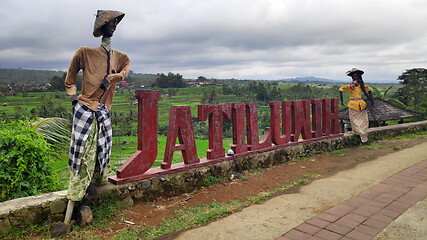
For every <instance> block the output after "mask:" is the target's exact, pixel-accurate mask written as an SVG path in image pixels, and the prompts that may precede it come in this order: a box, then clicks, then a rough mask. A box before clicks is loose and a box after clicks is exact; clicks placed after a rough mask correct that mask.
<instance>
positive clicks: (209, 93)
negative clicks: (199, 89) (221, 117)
mask: <svg viewBox="0 0 427 240" xmlns="http://www.w3.org/2000/svg"><path fill="white" fill-rule="evenodd" d="M217 101H218V95H217V93H216V91H215V88H209V89H207V90H206V91H204V92H203V97H202V100H201V102H202V104H212V103H217Z"/></svg>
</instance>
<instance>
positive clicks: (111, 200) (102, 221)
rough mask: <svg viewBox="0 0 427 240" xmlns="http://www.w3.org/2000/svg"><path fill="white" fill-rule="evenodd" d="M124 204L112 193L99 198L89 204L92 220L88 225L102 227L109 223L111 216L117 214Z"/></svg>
mask: <svg viewBox="0 0 427 240" xmlns="http://www.w3.org/2000/svg"><path fill="white" fill-rule="evenodd" d="M125 207H126V205H125V204H124V203H122V202H120V201H118V200H117V199H116V197H115V196H113V195H108V196H106V197H103V198H101V199H100V201H99V202H97V203H95V204H94V206H91V210H92V214H93V221H92V223H91V225H90V226H94V227H97V228H102V227H105V226H107V225H108V224H109V223H111V216H115V215H117V214H118V213H119V212H120V210H122V209H124V208H125Z"/></svg>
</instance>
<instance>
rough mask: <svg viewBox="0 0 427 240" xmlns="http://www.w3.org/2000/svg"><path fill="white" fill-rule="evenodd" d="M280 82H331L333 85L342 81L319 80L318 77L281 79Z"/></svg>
mask: <svg viewBox="0 0 427 240" xmlns="http://www.w3.org/2000/svg"><path fill="white" fill-rule="evenodd" d="M279 81H285V82H331V83H340V82H342V81H338V80H332V79H327V78H318V77H295V78H286V79H280V80H279Z"/></svg>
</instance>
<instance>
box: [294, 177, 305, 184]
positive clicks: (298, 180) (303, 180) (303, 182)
mask: <svg viewBox="0 0 427 240" xmlns="http://www.w3.org/2000/svg"><path fill="white" fill-rule="evenodd" d="M294 183H295V184H306V183H308V180H307V179H306V178H302V179H297V180H294Z"/></svg>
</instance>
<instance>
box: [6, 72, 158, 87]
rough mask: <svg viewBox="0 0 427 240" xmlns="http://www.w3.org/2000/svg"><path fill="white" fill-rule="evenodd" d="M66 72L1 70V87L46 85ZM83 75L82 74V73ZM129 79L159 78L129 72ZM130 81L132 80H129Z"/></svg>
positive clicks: (147, 79)
mask: <svg viewBox="0 0 427 240" xmlns="http://www.w3.org/2000/svg"><path fill="white" fill-rule="evenodd" d="M64 73H65V72H63V71H53V70H32V69H20V68H0V85H3V84H12V83H14V84H18V85H29V84H45V83H49V81H50V80H51V79H52V78H53V77H54V76H58V77H62V76H63V74H64ZM80 74H81V72H80ZM128 77H129V78H132V80H131V81H133V82H141V83H142V82H148V81H154V80H155V79H156V77H157V75H156V74H145V73H134V72H133V71H129V75H128ZM128 80H130V79H128Z"/></svg>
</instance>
